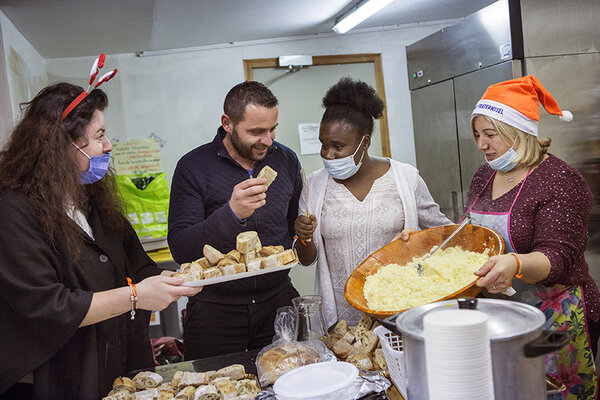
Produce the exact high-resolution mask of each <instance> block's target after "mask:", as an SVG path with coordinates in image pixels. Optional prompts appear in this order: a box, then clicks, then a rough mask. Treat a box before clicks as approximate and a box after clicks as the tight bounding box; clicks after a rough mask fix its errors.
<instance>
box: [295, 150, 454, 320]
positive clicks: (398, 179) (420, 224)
mask: <svg viewBox="0 0 600 400" xmlns="http://www.w3.org/2000/svg"><path fill="white" fill-rule="evenodd" d="M389 161H390V164H391V169H392V173H393V175H394V181H395V183H396V188H397V189H398V194H399V196H400V199H401V201H402V206H403V212H404V226H399V227H398V233H399V232H400V231H402V229H405V228H413V229H425V228H430V227H433V226H440V225H447V224H451V223H452V222H451V221H450V220H449V219H448V218H446V217H445V216H444V214H442V213H441V212H440V208H439V206H438V205H437V204H436V203H435V201H434V200H433V198H432V197H431V195H430V194H429V190H428V189H427V185H426V184H425V182H424V181H423V179H421V177H420V176H419V173H418V171H417V169H416V168H414V167H413V166H411V165H409V164H405V163H401V162H398V161H394V160H391V159H390V160H389ZM328 179H329V174H328V173H327V171H325V169H320V170H318V171H315V172H313V173H312V174H310V176H309V177H308V179H307V186H308V204H306V201H305V200H304V199H305V196H304V193H303V195H302V196H300V207H299V210H298V213H299V215H303V214H305V212H306V210H307V209H308V210H309V211H310V212H311V213H312V214H315V215H316V216H317V229H316V230H315V233H314V235H313V240H314V242H315V246H316V247H317V260H316V262H317V272H316V280H315V294H319V295H321V296H323V316H324V317H325V322H326V323H327V326H331V325H333V324H334V323H335V322H336V321H337V319H338V316H337V311H336V304H335V299H334V292H333V285H332V282H331V275H330V270H329V265H328V263H327V257H326V255H325V249H324V246H323V237H322V235H321V230H320V226H319V221H320V220H321V215H322V212H323V203H324V201H323V200H324V197H325V192H326V188H327V182H328ZM303 190H306V188H304V189H303ZM357 266H358V265H357Z"/></svg>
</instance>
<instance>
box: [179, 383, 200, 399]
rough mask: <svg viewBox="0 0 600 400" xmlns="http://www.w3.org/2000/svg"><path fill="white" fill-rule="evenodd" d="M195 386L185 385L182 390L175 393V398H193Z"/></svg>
mask: <svg viewBox="0 0 600 400" xmlns="http://www.w3.org/2000/svg"><path fill="white" fill-rule="evenodd" d="M195 392H196V388H195V387H194V386H186V387H185V388H184V389H183V390H182V391H180V392H179V393H177V396H175V399H176V400H194V393H195Z"/></svg>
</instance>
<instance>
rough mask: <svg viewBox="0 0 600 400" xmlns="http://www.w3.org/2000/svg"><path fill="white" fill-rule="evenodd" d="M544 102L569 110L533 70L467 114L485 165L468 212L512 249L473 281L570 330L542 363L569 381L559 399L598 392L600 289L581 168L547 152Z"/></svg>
mask: <svg viewBox="0 0 600 400" xmlns="http://www.w3.org/2000/svg"><path fill="white" fill-rule="evenodd" d="M540 103H541V104H542V106H543V107H544V108H545V109H546V111H547V112H548V113H550V114H553V115H558V116H560V119H561V120H563V121H570V120H571V119H572V118H573V115H572V114H571V113H570V112H568V111H561V110H560V108H559V106H558V104H557V102H556V100H555V99H554V98H553V97H552V95H550V93H549V92H548V91H547V90H546V89H545V88H544V87H543V86H542V84H541V83H540V82H539V81H538V80H537V79H536V78H535V77H534V76H531V75H528V76H525V77H523V78H519V79H513V80H510V81H506V82H501V83H498V84H494V85H491V86H490V87H489V88H488V89H487V91H486V92H485V94H484V95H483V97H482V98H481V100H480V101H479V102H478V103H477V105H476V106H475V110H474V111H473V114H472V116H471V129H472V131H473V137H474V139H475V141H476V142H477V146H478V148H479V150H481V152H483V154H484V156H485V159H486V161H487V163H485V164H484V165H482V166H481V167H479V169H478V170H477V172H476V173H475V175H474V177H473V179H472V181H471V185H470V188H469V193H468V200H467V207H466V213H465V214H468V215H470V216H471V217H472V218H473V220H474V223H475V224H478V225H484V226H487V227H489V228H492V229H494V230H495V231H497V232H498V233H499V234H500V235H501V236H502V237H503V239H504V243H505V245H506V250H507V251H506V254H503V255H499V256H493V257H490V259H489V260H488V261H487V262H486V263H485V264H484V265H483V266H482V267H481V268H480V269H479V270H478V271H477V272H476V275H479V276H481V277H482V278H481V279H480V280H479V281H478V283H477V285H478V286H481V287H484V288H485V289H484V295H486V296H490V297H498V298H505V299H511V300H516V301H520V302H524V303H528V304H530V305H533V306H535V307H537V308H539V309H540V310H541V311H543V312H544V314H545V316H546V326H545V328H546V329H555V330H567V329H568V330H571V331H573V333H574V337H573V340H572V342H571V343H570V344H568V345H567V346H565V347H564V348H563V349H562V350H561V351H559V352H556V353H551V354H548V355H546V369H547V372H548V373H549V374H550V375H553V376H554V377H556V378H558V379H559V380H560V381H561V382H563V383H564V384H565V385H566V390H565V392H563V398H565V397H566V398H568V399H571V398H573V399H575V398H577V399H594V398H596V392H597V389H598V381H597V376H596V372H595V366H594V358H595V354H596V351H597V343H598V337H599V336H600V323H599V319H600V295H599V292H598V287H597V286H596V283H595V282H594V280H593V279H592V277H591V276H590V274H589V270H588V265H587V263H586V261H585V258H584V250H585V248H586V245H587V240H588V233H587V224H588V219H589V215H590V211H591V207H592V194H591V192H590V190H589V188H588V186H587V184H586V183H585V181H584V180H583V177H582V176H581V174H580V173H579V172H578V171H577V170H576V169H575V168H573V167H572V166H570V165H569V164H567V163H566V162H564V161H562V160H560V159H559V158H557V157H555V156H553V155H552V154H549V153H548V147H549V145H550V139H547V138H539V137H538V121H539V114H540V112H539V104H540ZM511 286H512V288H513V289H514V290H515V291H516V293H515V294H514V295H512V296H507V295H506V294H504V293H509V292H507V290H508V289H509V288H510V287H511Z"/></svg>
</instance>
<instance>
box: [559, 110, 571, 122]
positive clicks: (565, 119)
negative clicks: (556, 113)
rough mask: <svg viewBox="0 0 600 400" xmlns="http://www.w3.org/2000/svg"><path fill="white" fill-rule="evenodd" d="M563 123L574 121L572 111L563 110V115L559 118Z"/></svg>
mask: <svg viewBox="0 0 600 400" xmlns="http://www.w3.org/2000/svg"><path fill="white" fill-rule="evenodd" d="M558 119H560V120H561V121H563V122H571V121H573V113H572V112H571V111H567V110H563V112H562V115H561V116H560V117H558Z"/></svg>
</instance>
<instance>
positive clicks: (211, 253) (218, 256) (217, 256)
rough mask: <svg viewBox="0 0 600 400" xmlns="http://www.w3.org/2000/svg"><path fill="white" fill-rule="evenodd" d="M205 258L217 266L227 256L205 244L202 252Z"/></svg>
mask: <svg viewBox="0 0 600 400" xmlns="http://www.w3.org/2000/svg"><path fill="white" fill-rule="evenodd" d="M202 253H203V254H204V257H206V259H207V260H208V261H209V262H210V263H211V264H212V265H216V264H218V263H219V261H221V260H222V259H223V258H224V257H225V256H224V255H223V253H221V252H220V251H219V250H217V249H215V248H214V247H212V246H211V245H208V244H205V245H204V249H203V250H202Z"/></svg>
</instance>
